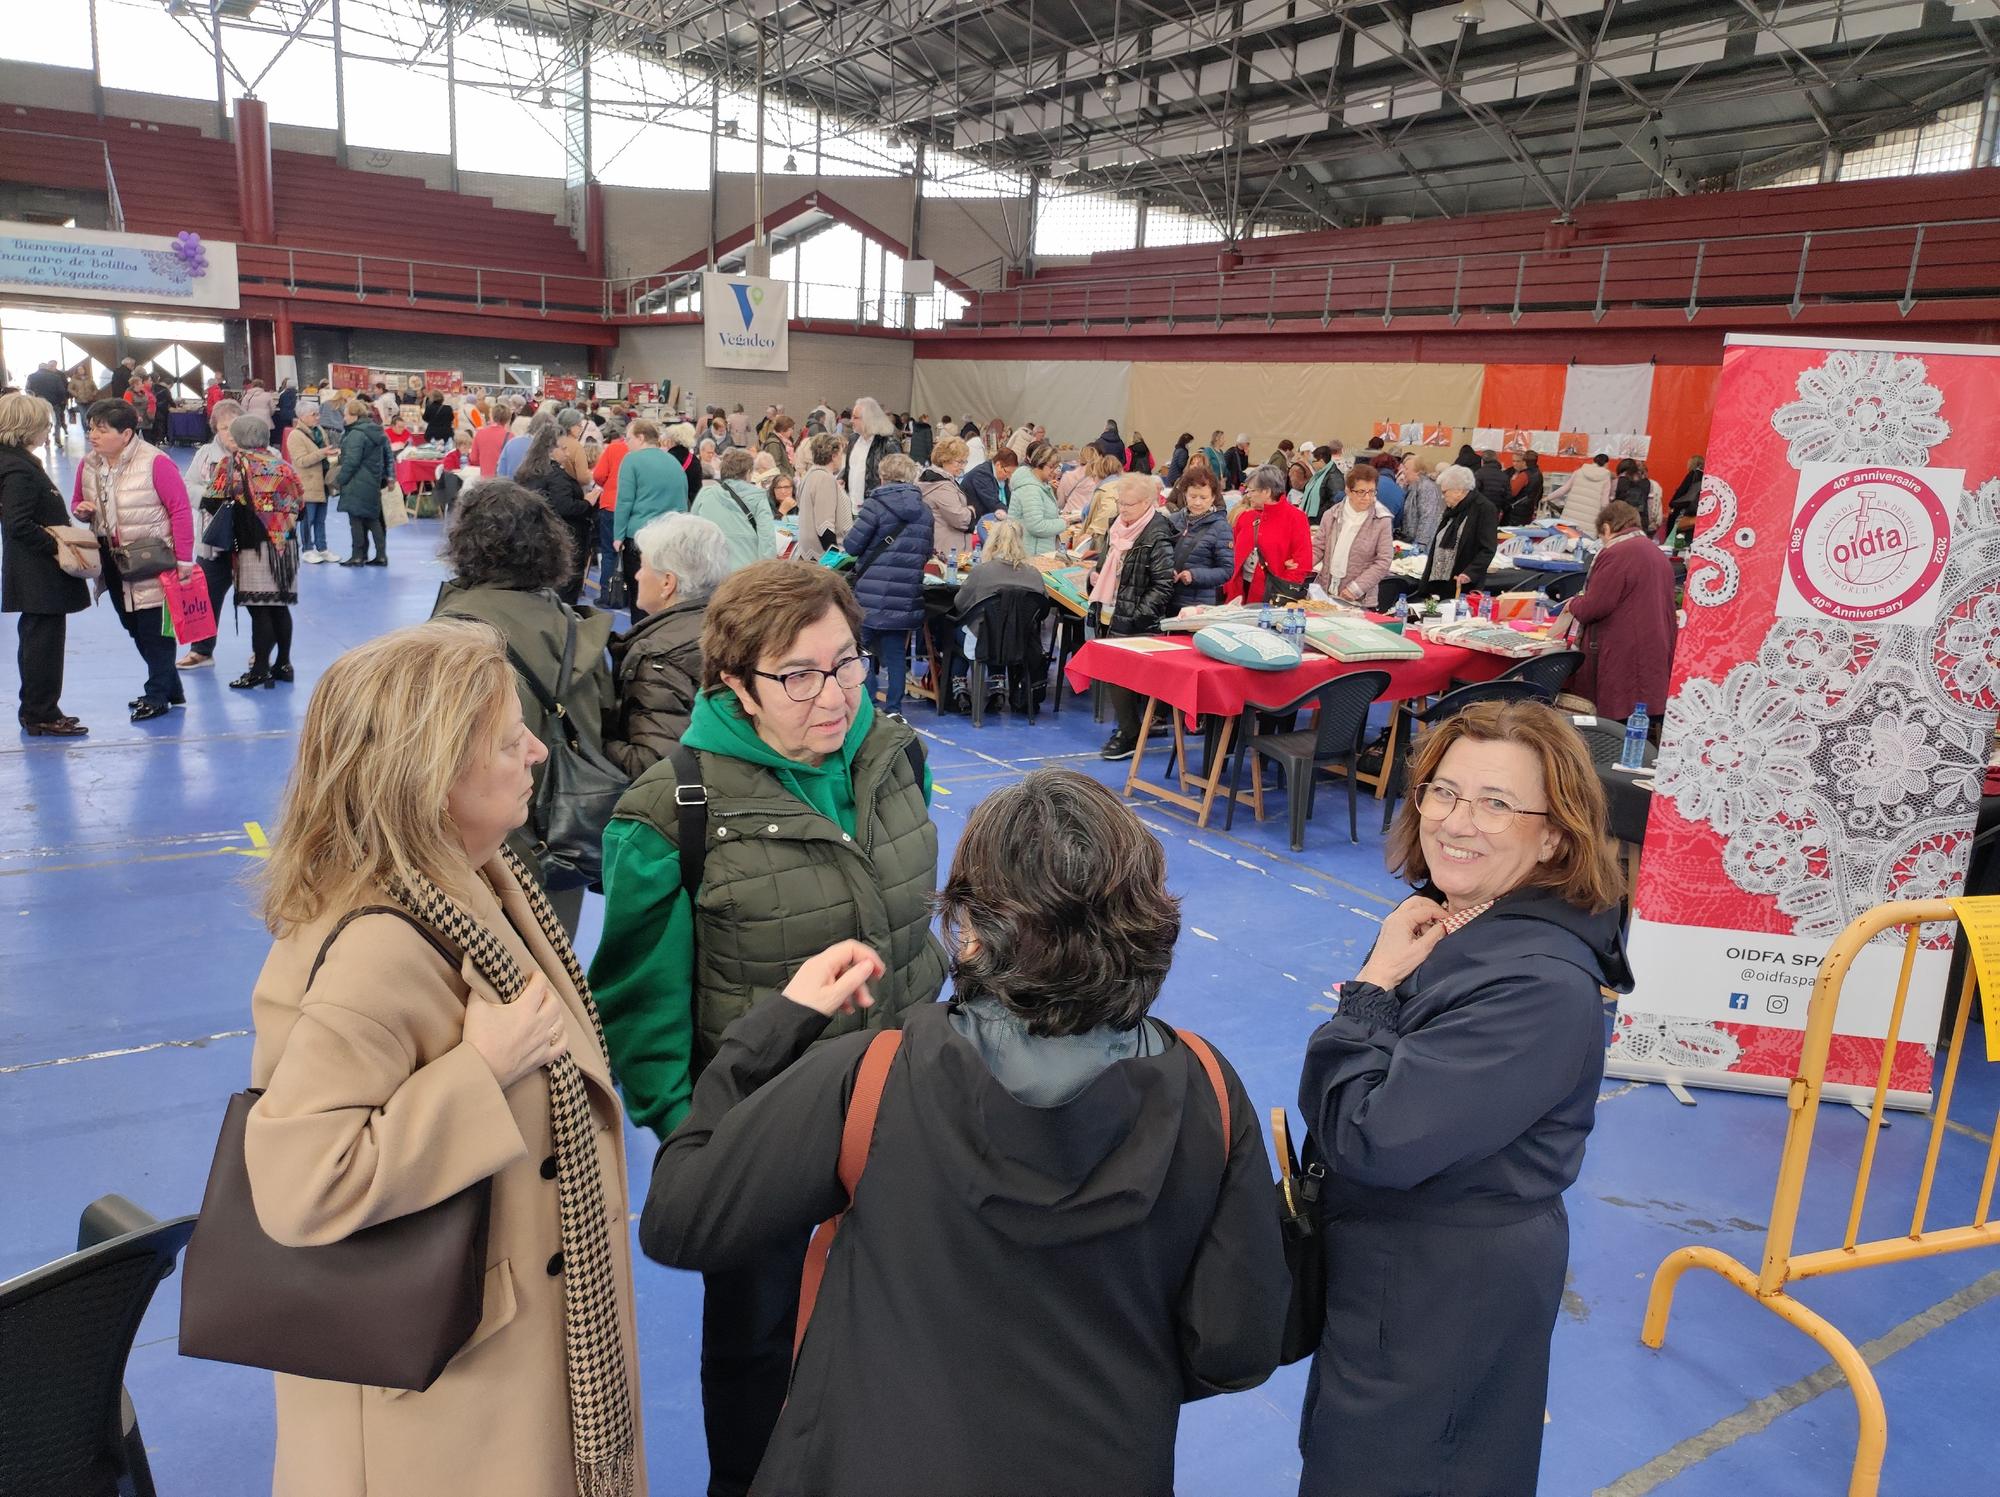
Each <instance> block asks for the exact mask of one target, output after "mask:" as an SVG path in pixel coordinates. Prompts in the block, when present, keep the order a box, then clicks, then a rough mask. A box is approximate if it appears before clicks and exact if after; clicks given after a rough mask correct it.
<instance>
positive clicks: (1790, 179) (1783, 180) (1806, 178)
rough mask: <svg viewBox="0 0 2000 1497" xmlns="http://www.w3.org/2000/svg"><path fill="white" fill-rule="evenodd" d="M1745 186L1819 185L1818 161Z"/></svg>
mask: <svg viewBox="0 0 2000 1497" xmlns="http://www.w3.org/2000/svg"><path fill="white" fill-rule="evenodd" d="M1744 185H1745V186H1746V187H1752V188H1758V187H1816V186H1818V185H1819V163H1818V162H1814V163H1813V164H1812V165H1811V166H1801V167H1797V168H1795V169H1793V170H1792V171H1788V172H1782V173H1780V174H1779V175H1778V176H1775V177H1772V178H1771V179H1770V180H1769V181H1765V182H1754V181H1753V182H1747V183H1745V184H1744Z"/></svg>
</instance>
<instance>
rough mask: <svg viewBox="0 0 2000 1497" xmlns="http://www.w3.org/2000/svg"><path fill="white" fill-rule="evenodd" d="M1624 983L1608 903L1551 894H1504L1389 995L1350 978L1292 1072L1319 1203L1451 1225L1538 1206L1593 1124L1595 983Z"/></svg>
mask: <svg viewBox="0 0 2000 1497" xmlns="http://www.w3.org/2000/svg"><path fill="white" fill-rule="evenodd" d="M1426 892H1430V891H1426ZM1431 897H1433V898H1435V897H1436V895H1435V893H1432V895H1431ZM1631 986H1632V975H1631V969H1630V968H1629V967H1628V966H1627V965H1626V962H1625V941H1624V935H1623V933H1622V931H1621V929H1620V926H1619V917H1618V911H1617V909H1615V908H1613V909H1609V910H1603V911H1600V912H1598V913H1597V914H1589V913H1586V912H1584V911H1582V910H1579V909H1577V908H1576V907H1575V906H1574V905H1571V904H1568V903H1566V902H1565V901H1563V900H1562V899H1560V898H1558V897H1557V896H1556V895H1555V894H1553V893H1551V892H1550V891H1548V890H1546V889H1519V890H1516V891H1515V892H1514V893H1512V894H1509V895H1506V896H1504V897H1503V898H1502V899H1500V900H1499V902H1498V903H1496V904H1495V905H1494V907H1493V908H1492V909H1491V910H1488V911H1487V912H1486V913H1485V914H1484V915H1482V916H1480V917H1479V918H1478V919H1476V920H1474V921H1473V922H1472V923H1471V924H1469V925H1467V926H1465V927H1463V928H1462V929H1460V930H1458V931H1455V932H1453V933H1452V934H1451V935H1448V936H1446V937H1445V938H1444V939H1443V940H1442V941H1440V942H1438V944H1437V946H1436V947H1435V948H1433V950H1432V951H1431V954H1430V956H1429V957H1428V958H1426V959H1425V961H1424V964H1423V965H1422V966H1421V967H1419V968H1417V970H1416V971H1415V972H1413V973H1411V974H1410V976H1408V977H1407V978H1405V979H1404V980H1403V981H1402V982H1401V983H1400V984H1399V985H1398V986H1397V988H1396V990H1395V991H1394V992H1393V993H1385V992H1384V991H1383V990H1382V989H1380V988H1376V987H1373V986H1372V985H1369V984H1365V983H1352V982H1350V983H1347V984H1346V985H1345V986H1344V987H1343V988H1342V990H1341V1001H1340V1012H1339V1013H1337V1014H1336V1015H1335V1016H1334V1017H1333V1018H1331V1019H1329V1020H1328V1021H1327V1022H1326V1023H1324V1024H1322V1025H1321V1026H1320V1027H1319V1029H1318V1031H1317V1032H1315V1033H1314V1035H1313V1037H1312V1040H1311V1042H1310V1043H1309V1044H1308V1045H1307V1047H1306V1063H1305V1071H1304V1074H1303V1075H1302V1076H1301V1077H1300V1079H1299V1111H1300V1112H1301V1113H1302V1114H1303V1115H1304V1116H1305V1119H1306V1126H1307V1130H1308V1131H1309V1132H1310V1133H1311V1135H1312V1139H1313V1144H1314V1146H1315V1147H1316V1148H1317V1150H1318V1151H1319V1153H1320V1155H1321V1157H1323V1158H1324V1159H1325V1160H1326V1161H1327V1171H1328V1174H1329V1175H1330V1177H1331V1178H1330V1179H1329V1181H1328V1190H1327V1194H1326V1196H1325V1197H1324V1198H1323V1199H1322V1209H1323V1210H1324V1211H1326V1212H1328V1213H1335V1212H1338V1213H1341V1214H1354V1213H1361V1214H1379V1215H1383V1216H1396V1217H1409V1216H1421V1217H1423V1218H1424V1219H1427V1220H1438V1221H1453V1220H1487V1219H1492V1218H1493V1217H1494V1216H1496V1215H1498V1216H1501V1217H1507V1216H1509V1215H1510V1214H1521V1213H1525V1212H1526V1211H1529V1210H1532V1209H1539V1208H1540V1207H1543V1206H1546V1205H1547V1203H1548V1202H1550V1201H1551V1200H1553V1199H1554V1198H1555V1197H1557V1196H1559V1195H1561V1194H1562V1193H1563V1191H1564V1190H1566V1189H1567V1188H1568V1187H1569V1185H1570V1183H1571V1182H1572V1181H1574V1180H1575V1179H1576V1175H1577V1171H1578V1170H1579V1169H1581V1168H1582V1166H1583V1144H1584V1139H1585V1138H1587V1137H1588V1136H1589V1134H1590V1129H1591V1125H1592V1123H1593V1121H1594V1120H1595V1117H1596V1111H1597V1092H1598V1087H1599V1085H1600V1084H1601V1082H1602V1081H1603V1078H1604V1008H1603V1000H1602V998H1601V996H1600V995H1599V991H1598V990H1599V988H1600V987H1607V988H1611V989H1613V990H1614V991H1617V992H1629V991H1630V990H1631Z"/></svg>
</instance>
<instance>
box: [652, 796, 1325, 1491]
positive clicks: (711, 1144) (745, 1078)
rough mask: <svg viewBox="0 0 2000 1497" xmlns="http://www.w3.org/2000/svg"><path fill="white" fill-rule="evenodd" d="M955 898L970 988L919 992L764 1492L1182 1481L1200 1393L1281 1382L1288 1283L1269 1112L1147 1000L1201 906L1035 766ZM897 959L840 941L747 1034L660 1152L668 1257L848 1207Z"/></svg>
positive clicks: (957, 884) (1115, 825)
mask: <svg viewBox="0 0 2000 1497" xmlns="http://www.w3.org/2000/svg"><path fill="white" fill-rule="evenodd" d="M938 902H939V905H940V907H941V910H942V914H943V925H944V930H945V933H946V939H947V943H948V944H949V945H950V947H951V948H952V950H953V952H954V953H955V954H954V957H953V999H952V1001H951V1002H950V1003H949V1004H944V1005H926V1006H924V1007H921V1008H918V1009H913V1010H906V1011H905V1013H904V1017H903V1025H902V1028H903V1034H902V1038H901V1045H900V1049H901V1051H902V1053H901V1054H899V1055H896V1056H894V1057H893V1058H892V1059H891V1060H890V1063H889V1066H888V1069H887V1075H886V1081H885V1084H884V1085H883V1086H882V1088H881V1091H880V1105H879V1111H878V1112H877V1114H876V1123H875V1127H874V1129H873V1142H872V1147H871V1150H870V1153H869V1157H868V1161H867V1168H866V1171H865V1172H864V1173H863V1174H862V1176H861V1179H860V1184H859V1188H858V1190H857V1192H856V1196H855V1205H854V1209H853V1210H852V1211H851V1212H850V1213H849V1214H848V1215H847V1217H846V1219H845V1221H844V1223H843V1225H842V1227H841V1231H840V1237H839V1239H838V1244H837V1246H836V1247H835V1248H834V1250H833V1252H832V1254H831V1256H830V1257H829V1259H828V1260H827V1268H826V1275H825V1278H824V1281H823V1283H822V1285H821V1289H820V1293H819V1296H818V1301H817V1304H816V1306H815V1308H814V1311H813V1314H812V1318H811V1320H810V1322H809V1323H808V1324H807V1326H806V1327H805V1331H804V1339H803V1341H802V1342H801V1344H800V1347H799V1352H798V1362H797V1366H796V1370H795V1372H794V1374H793V1377H792V1389H791V1391H792V1397H791V1399H790V1401H789V1402H788V1403H787V1404H786V1405H785V1408H784V1412H783V1415H782V1417H781V1418H780V1419H779V1421H778V1425H777V1429H776V1432H775V1434H774V1435H773V1437H772V1440H771V1444H770V1449H769V1452H768V1454H767V1455H766V1457H765V1460H764V1463H763V1466H762V1468H761V1469H760V1470H759V1472H758V1484H759V1490H760V1491H770V1492H774V1493H776V1492H787V1493H790V1492H807V1491H810V1492H815V1493H823V1494H826V1497H858V1494H864V1493H865V1494H869V1497H937V1494H945V1493H957V1494H964V1493H980V1492H1002V1491H1004V1492H1017V1493H1035V1494H1037V1497H1085V1494H1088V1497H1098V1494H1103V1493H1118V1494H1121V1497H1126V1494H1130V1497H1167V1494H1169V1493H1171V1492H1172V1490H1173V1465H1174V1461H1173V1456H1174V1436H1175V1432H1176V1428H1177V1425H1178V1421H1179V1414H1180V1405H1181V1404H1182V1403H1184V1402H1187V1401H1190V1400H1193V1399H1197V1398H1203V1397H1207V1396H1208V1395H1210V1394H1214V1393H1220V1392H1233V1391H1237V1390H1240V1389H1243V1388H1248V1387H1254V1386H1255V1385H1256V1384H1258V1383H1260V1382H1262V1381H1263V1380H1264V1379H1265V1378H1266V1377H1267V1376H1268V1375H1269V1374H1270V1372H1271V1369H1272V1368H1273V1366H1274V1365H1275V1363H1276V1360H1277V1355H1278V1342H1279V1330H1280V1325H1281V1322H1282V1320H1283V1314H1284V1309H1285V1304H1286V1300H1287V1297H1288V1295H1289V1292H1290V1284H1289V1281H1288V1279H1287V1278H1286V1275H1285V1271H1284V1263H1283V1257H1282V1253H1281V1250H1280V1247H1279V1241H1278V1234H1277V1230H1276V1224H1275V1222H1274V1221H1273V1214H1272V1211H1271V1206H1270V1189H1271V1185H1270V1172H1269V1170H1270V1167H1269V1163H1268V1160H1267V1157H1266V1155H1265V1152H1264V1145H1263V1140H1262V1135H1261V1132H1260V1128H1259V1114H1258V1110H1257V1108H1256V1107H1254V1106H1253V1105H1252V1104H1251V1101H1250V1099H1249V1097H1248V1096H1247V1095H1246V1093H1245V1091H1244V1089H1243V1087H1242V1085H1241V1083H1240V1082H1239V1081H1238V1080H1237V1079H1236V1077H1235V1075H1234V1073H1233V1072H1232V1071H1231V1070H1230V1069H1229V1068H1228V1066H1227V1063H1226V1062H1224V1061H1222V1060H1221V1059H1220V1058H1219V1057H1217V1056H1215V1055H1214V1053H1213V1052H1212V1051H1210V1050H1209V1049H1208V1047H1207V1046H1206V1045H1205V1044H1202V1043H1201V1042H1199V1041H1198V1040H1195V1039H1194V1038H1193V1037H1191V1036H1188V1035H1186V1034H1184V1033H1177V1032H1176V1031H1174V1030H1172V1029H1170V1028H1168V1027H1167V1026H1166V1025H1164V1024H1162V1023H1160V1022H1159V1021H1158V1020H1155V1019H1150V1018H1148V1017H1147V1010H1148V1009H1150V1008H1151V1006H1152V1004H1153V1002H1154V1000H1155V998H1156V997H1157V996H1158V994H1159V990H1160V987H1161V984H1162V983H1163V982H1164V980H1165V978H1166V975H1167V969H1168V966H1169V964H1170V963H1171V961H1172V955H1173V946H1174V940H1175V937H1176V936H1177V935H1178V933H1179V930H1180V912H1179V910H1178V908H1177V906H1176V902H1175V900H1174V899H1173V897H1172V896H1171V895H1169V894H1168V893H1167V891H1166V886H1165V858H1164V856H1163V854H1162V852H1161V849H1160V845H1159V843H1158V842H1156V841H1155V840H1154V839H1153V838H1152V837H1151V836H1150V835H1148V834H1147V832H1146V831H1145V830H1144V829H1143V828H1142V827H1141V826H1140V825H1139V822H1138V819H1137V818H1136V817H1135V816H1134V815H1133V814H1132V812H1131V811H1130V810H1129V809H1128V808H1127V807H1125V806H1124V805H1121V804H1120V803H1119V801H1118V799H1117V797H1116V796H1114V795H1113V794H1112V793H1111V792H1110V791H1108V790H1106V789H1105V788H1104V787H1103V786H1102V785H1099V784H1097V783H1096V782H1095V781H1093V780H1090V779H1088V778H1086V777H1085V776H1083V775H1080V774H1077V773H1075V772H1074V771H1071V770H1058V769H1041V770H1036V771H1035V772H1034V773H1032V774H1030V775H1029V776H1028V777H1027V778H1026V779H1024V780H1023V781H1021V782H1020V783H1019V784H1016V785H1011V786H1008V787H1006V788H1004V789H1002V790H999V791H996V792H994V793H993V794H992V795H990V796H988V797H987V798H986V800H984V801H983V802H981V803H980V805H979V806H978V808H977V809H976V810H974V811H973V813H972V815H971V817H970V818H969V820H968V822H967V824H966V827H965V831H964V834H963V836H962V837H961V838H960V840H959V844H958V849H957V852H956V854H955V856H954V858H953V862H952V869H951V874H950V877H949V878H948V879H947V880H946V883H945V886H944V888H943V889H942V890H941V891H940V894H939V901H938ZM1078 910H1089V911H1090V912H1091V919H1090V921H1089V922H1088V923H1087V924H1084V923H1079V922H1078V920H1077V919H1076V915H1075V912H1076V911H1078ZM892 971H893V960H892V959H891V960H888V961H885V960H884V956H883V955H881V954H878V953H876V952H874V951H871V950H870V949H869V948H868V947H866V946H864V945H862V944H860V943H858V942H854V941H846V942H842V943H840V944H839V945H837V946H835V947H833V948H832V949H830V950H828V951H826V952H824V953H822V954H820V955H819V956H817V957H815V958H814V959H812V960H811V961H809V962H807V963H805V964H804V966H803V967H802V968H801V969H800V970H799V971H798V972H797V973H796V975H794V976H793V977H792V978H791V980H790V981H789V982H788V983H786V984H785V985H784V987H783V988H782V990H781V991H778V992H772V993H769V994H767V995H765V996H764V997H763V998H762V1000H761V1001H760V1002H759V1003H758V1004H757V1005H756V1006H755V1007H753V1008H751V1009H750V1010H749V1012H748V1013H747V1014H745V1015H744V1016H743V1017H741V1018H739V1019H738V1020H736V1022H735V1023H734V1024H732V1025H731V1026H730V1028H729V1030H728V1031H727V1032H726V1033H725V1034H724V1035H723V1037H722V1044H721V1048H720V1050H719V1051H718V1053H717V1055H716V1057H715V1060H714V1061H713V1062H712V1063H711V1064H710V1066H709V1067H708V1069H707V1070H706V1071H705V1072H704V1073H703V1075H702V1078H701V1081H700V1082H699V1084H698V1085H697V1086H696V1088H695V1092H694V1105H693V1111H692V1113H691V1115H690V1116H689V1118H688V1121H687V1123H686V1124H685V1125H684V1126H683V1127H682V1128H681V1129H680V1130H679V1131H678V1132H677V1133H675V1134H674V1136H673V1138H672V1139H671V1140H670V1141H669V1142H668V1144H667V1145H666V1147H665V1148H663V1149H662V1150H661V1151H660V1154H659V1156H658V1158H657V1160H656V1161H655V1164H654V1172H653V1184H652V1189H651V1191H650V1192H649V1194H648V1196H647V1200H646V1207H645V1212H644V1215H643V1216H642V1218H641V1221H640V1228H639V1232H640V1241H641V1243H642V1244H643V1245H644V1247H645V1250H646V1252H647V1253H648V1254H649V1255H650V1256H652V1257H655V1258H657V1259H659V1260H661V1261H662V1262H666V1263H671V1264H675V1265H678V1266H681V1267H699V1268H706V1267H709V1266H711V1265H722V1264H727V1263H730V1262H733V1261H736V1260H737V1259H738V1258H740V1257H741V1256H742V1255H743V1254H745V1253H748V1252H753V1251H758V1250H760V1249H761V1248H762V1247H763V1245H764V1244H765V1243H767V1242H769V1241H771V1240H773V1239H777V1238H786V1239H796V1238H797V1237H800V1236H802V1235H803V1234H804V1233H805V1232H806V1231H808V1230H809V1229H810V1228H811V1227H812V1225H813V1224H814V1223H816V1222H819V1221H821V1220H823V1219H825V1218H826V1217H828V1216H829V1215H831V1214H832V1213H833V1212H835V1211H838V1210H840V1209H842V1208H843V1207H844V1206H845V1205H846V1204H847V1200H848V1197H847V1193H846V1191H845V1190H844V1189H843V1187H842V1185H841V1182H840V1177H839V1174H838V1172H837V1168H836V1163H837V1157H838V1155H839V1153H840V1142H841V1135H842V1130H843V1125H844V1122H845V1120H846V1117H847V1113H848V1106H849V1102H848V1099H849V1096H850V1094H851V1093H852V1092H853V1091H854V1089H855V1087H856V1086H857V1085H859V1084H860V1083H859V1082H858V1081H857V1079H856V1077H857V1071H858V1070H859V1068H860V1067H861V1066H862V1063H863V1056H864V1053H865V1052H866V1051H867V1050H868V1048H869V1045H870V1043H871V1038H872V1037H871V1036H869V1035H866V1034H857V1033H853V1032H852V1026H853V1025H854V1022H855V1020H854V1017H853V1016H855V1015H857V1014H861V1015H872V1014H873V1012H874V1007H873V1005H874V1004H877V1003H879V1002H880V1001H882V999H883V998H884V997H885V996H886V994H885V992H884V991H883V988H882V984H883V983H884V982H885V981H893V976H891V975H890V973H891V972H892ZM871 1000H872V1001H871ZM829 1019H833V1020H835V1027H836V1028H838V1029H841V1030H845V1031H847V1032H845V1033H841V1034H839V1035H838V1036H837V1037H827V1036H828V1035H829V1029H828V1022H827V1021H828V1020H829ZM815 1042H818V1043H815ZM1225 1115H1226V1116H1227V1120H1228V1121H1227V1124H1226V1125H1225V1123H1224V1117H1225ZM861 1368H893V1369H894V1370H895V1375H896V1378H897V1382H898V1384H899V1385H900V1386H903V1387H906V1388H908V1389H911V1390H922V1394H921V1398H922V1415H921V1417H919V1418H911V1419H885V1418H883V1417H882V1416H881V1412H880V1410H881V1404H880V1394H879V1390H877V1389H875V1388H873V1387H871V1385H870V1383H869V1380H868V1379H867V1378H865V1377H860V1376H857V1375H856V1372H857V1369H861Z"/></svg>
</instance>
